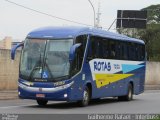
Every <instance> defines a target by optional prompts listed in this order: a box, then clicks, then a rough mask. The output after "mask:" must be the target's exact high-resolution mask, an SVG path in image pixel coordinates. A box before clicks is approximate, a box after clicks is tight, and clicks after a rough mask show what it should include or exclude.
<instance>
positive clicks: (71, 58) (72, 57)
mask: <svg viewBox="0 0 160 120" xmlns="http://www.w3.org/2000/svg"><path fill="white" fill-rule="evenodd" d="M80 46H81V43H77V44H75V45H73V46H72V47H71V49H70V53H69V61H73V60H74V58H75V52H76V50H77V48H79V47H80Z"/></svg>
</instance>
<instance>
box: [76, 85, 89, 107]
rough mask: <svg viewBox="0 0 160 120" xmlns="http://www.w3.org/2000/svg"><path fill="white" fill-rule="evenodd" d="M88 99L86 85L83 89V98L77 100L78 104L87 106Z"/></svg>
mask: <svg viewBox="0 0 160 120" xmlns="http://www.w3.org/2000/svg"><path fill="white" fill-rule="evenodd" d="M89 100H90V91H89V89H88V87H86V88H85V90H84V91H83V99H82V100H81V101H79V104H80V106H81V107H85V106H87V105H88V104H89Z"/></svg>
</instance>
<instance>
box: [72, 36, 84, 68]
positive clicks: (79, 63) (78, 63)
mask: <svg viewBox="0 0 160 120" xmlns="http://www.w3.org/2000/svg"><path fill="white" fill-rule="evenodd" d="M75 43H81V44H82V45H81V46H80V47H79V48H78V49H77V54H76V60H75V62H76V63H75V66H76V70H78V71H79V70H80V69H81V67H82V61H83V57H84V51H85V48H86V43H87V35H81V36H78V37H77V38H76V41H75Z"/></svg>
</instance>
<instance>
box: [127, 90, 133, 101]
mask: <svg viewBox="0 0 160 120" xmlns="http://www.w3.org/2000/svg"><path fill="white" fill-rule="evenodd" d="M128 97H129V99H130V100H131V99H132V90H131V88H130V89H129V93H128Z"/></svg>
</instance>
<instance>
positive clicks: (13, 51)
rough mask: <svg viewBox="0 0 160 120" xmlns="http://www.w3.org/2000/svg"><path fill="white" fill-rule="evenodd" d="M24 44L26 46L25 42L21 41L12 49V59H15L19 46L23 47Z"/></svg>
mask: <svg viewBox="0 0 160 120" xmlns="http://www.w3.org/2000/svg"><path fill="white" fill-rule="evenodd" d="M22 46H24V43H20V44H18V45H16V46H15V47H13V48H12V49H11V59H12V60H14V58H15V54H16V50H17V48H19V47H22Z"/></svg>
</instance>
